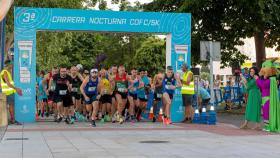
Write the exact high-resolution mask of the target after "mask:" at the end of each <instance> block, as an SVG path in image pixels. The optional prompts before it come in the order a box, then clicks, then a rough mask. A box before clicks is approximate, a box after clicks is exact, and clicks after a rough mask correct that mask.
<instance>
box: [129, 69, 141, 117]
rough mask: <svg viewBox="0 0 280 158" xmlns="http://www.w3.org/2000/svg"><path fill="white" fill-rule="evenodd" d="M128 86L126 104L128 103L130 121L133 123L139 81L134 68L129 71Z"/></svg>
mask: <svg viewBox="0 0 280 158" xmlns="http://www.w3.org/2000/svg"><path fill="white" fill-rule="evenodd" d="M128 83H129V86H128V97H127V99H128V102H129V115H130V118H129V119H130V121H131V122H135V120H136V116H135V106H137V107H138V102H137V88H138V87H139V80H138V78H137V70H136V69H135V68H133V69H131V76H130V77H129V82H128Z"/></svg>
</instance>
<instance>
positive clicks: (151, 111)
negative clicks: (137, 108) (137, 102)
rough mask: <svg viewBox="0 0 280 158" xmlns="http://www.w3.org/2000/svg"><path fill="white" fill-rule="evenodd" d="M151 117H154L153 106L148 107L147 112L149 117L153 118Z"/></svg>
mask: <svg viewBox="0 0 280 158" xmlns="http://www.w3.org/2000/svg"><path fill="white" fill-rule="evenodd" d="M153 117H154V108H153V107H151V108H150V113H149V119H151V120H152V119H153Z"/></svg>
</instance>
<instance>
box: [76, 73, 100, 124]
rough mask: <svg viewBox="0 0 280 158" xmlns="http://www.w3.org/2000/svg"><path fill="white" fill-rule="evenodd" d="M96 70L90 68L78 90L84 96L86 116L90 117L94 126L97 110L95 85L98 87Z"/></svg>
mask: <svg viewBox="0 0 280 158" xmlns="http://www.w3.org/2000/svg"><path fill="white" fill-rule="evenodd" d="M98 83H99V80H98V70H97V69H91V70H90V75H89V77H87V78H85V79H84V81H83V83H82V85H81V87H80V90H81V93H82V95H83V96H84V98H85V103H86V110H87V117H88V118H89V117H91V126H92V127H96V123H95V120H96V119H97V117H96V115H97V112H98V108H99V107H98V100H97V95H98V91H97V87H98Z"/></svg>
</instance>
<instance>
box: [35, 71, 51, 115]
mask: <svg viewBox="0 0 280 158" xmlns="http://www.w3.org/2000/svg"><path fill="white" fill-rule="evenodd" d="M44 76H45V72H44V71H40V72H39V76H38V78H37V86H38V98H37V99H38V115H39V116H40V115H41V117H44V114H46V116H47V117H48V116H49V113H48V110H47V100H48V99H47V86H46V85H43V80H44ZM45 110H46V113H45Z"/></svg>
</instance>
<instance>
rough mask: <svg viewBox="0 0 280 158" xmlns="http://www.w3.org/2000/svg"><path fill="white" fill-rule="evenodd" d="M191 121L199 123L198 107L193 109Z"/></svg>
mask: <svg viewBox="0 0 280 158" xmlns="http://www.w3.org/2000/svg"><path fill="white" fill-rule="evenodd" d="M192 123H195V124H199V123H200V114H199V110H198V109H195V112H194V117H193V121H192Z"/></svg>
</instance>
